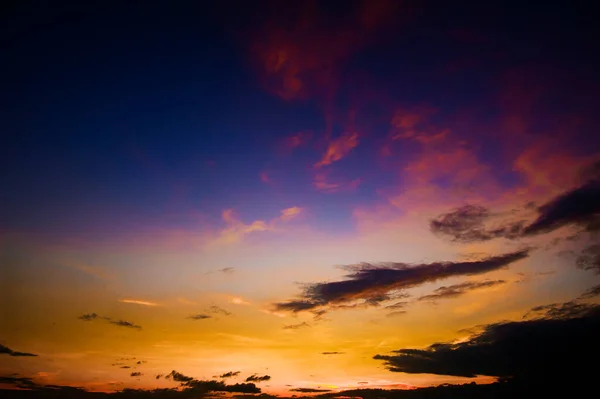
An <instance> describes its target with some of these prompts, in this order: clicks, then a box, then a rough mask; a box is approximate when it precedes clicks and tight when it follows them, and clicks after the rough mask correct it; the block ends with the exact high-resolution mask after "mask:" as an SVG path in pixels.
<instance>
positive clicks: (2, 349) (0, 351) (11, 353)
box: [0, 345, 37, 357]
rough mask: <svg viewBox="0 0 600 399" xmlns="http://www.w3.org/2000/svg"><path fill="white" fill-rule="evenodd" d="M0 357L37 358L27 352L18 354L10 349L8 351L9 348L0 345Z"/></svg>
mask: <svg viewBox="0 0 600 399" xmlns="http://www.w3.org/2000/svg"><path fill="white" fill-rule="evenodd" d="M0 355H8V356H15V357H18V356H24V357H27V356H37V355H35V354H33V353H27V352H18V351H14V350H12V349H10V348H9V347H6V346H4V345H0Z"/></svg>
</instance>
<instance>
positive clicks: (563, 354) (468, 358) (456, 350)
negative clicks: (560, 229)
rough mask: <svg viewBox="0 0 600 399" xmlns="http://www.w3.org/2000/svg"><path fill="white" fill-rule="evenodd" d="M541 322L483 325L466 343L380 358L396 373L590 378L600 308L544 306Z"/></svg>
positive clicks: (599, 349) (598, 344) (599, 348)
mask: <svg viewBox="0 0 600 399" xmlns="http://www.w3.org/2000/svg"><path fill="white" fill-rule="evenodd" d="M532 311H535V312H540V316H539V317H538V318H536V319H532V320H525V321H511V322H501V323H495V324H489V325H486V326H483V329H482V331H481V332H479V333H477V334H475V335H473V336H472V337H471V338H470V339H469V340H467V341H464V342H460V343H436V344H433V345H430V346H429V347H427V348H425V349H400V350H397V351H394V352H393V354H390V355H376V356H375V357H374V358H375V359H377V360H383V361H384V362H385V366H386V367H387V369H388V370H390V371H395V372H403V373H429V374H441V375H453V376H462V377H475V376H477V375H488V376H497V377H518V378H523V379H525V381H532V382H533V381H538V382H539V381H551V380H552V378H559V379H565V378H567V379H568V378H573V380H572V381H576V380H579V379H585V378H587V376H590V375H592V374H593V373H594V371H593V370H594V368H593V367H592V368H590V366H589V365H588V361H586V360H585V359H588V360H591V361H592V362H595V361H596V359H598V358H599V356H600V340H599V339H598V331H600V305H590V304H581V303H576V302H573V301H572V302H567V303H566V304H561V305H557V304H554V305H547V306H540V307H537V308H535V310H534V309H532Z"/></svg>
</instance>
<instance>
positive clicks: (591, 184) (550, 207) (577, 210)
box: [523, 176, 600, 235]
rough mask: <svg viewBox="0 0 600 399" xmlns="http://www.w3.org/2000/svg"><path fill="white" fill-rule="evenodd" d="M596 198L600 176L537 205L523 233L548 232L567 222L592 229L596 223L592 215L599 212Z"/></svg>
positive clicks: (598, 202)
mask: <svg viewBox="0 0 600 399" xmlns="http://www.w3.org/2000/svg"><path fill="white" fill-rule="evenodd" d="M598 198H600V176H598V177H596V178H595V179H593V180H589V181H588V182H586V183H585V184H583V185H581V186H579V187H577V188H575V189H573V190H570V191H567V192H565V193H563V194H562V195H560V196H558V197H557V198H555V199H553V200H551V201H549V202H547V203H545V204H544V205H542V206H540V207H538V208H537V210H538V213H539V215H538V217H537V218H536V219H535V220H534V221H533V222H532V223H531V224H529V225H528V226H526V227H525V228H524V229H523V234H524V235H536V234H543V233H549V232H551V231H554V230H557V229H559V228H561V227H563V226H566V225H569V224H576V225H579V226H582V227H583V228H584V229H586V230H592V229H594V226H595V224H594V222H596V223H597V220H596V219H595V218H594V217H598V216H599V214H600V201H598ZM596 227H597V226H596Z"/></svg>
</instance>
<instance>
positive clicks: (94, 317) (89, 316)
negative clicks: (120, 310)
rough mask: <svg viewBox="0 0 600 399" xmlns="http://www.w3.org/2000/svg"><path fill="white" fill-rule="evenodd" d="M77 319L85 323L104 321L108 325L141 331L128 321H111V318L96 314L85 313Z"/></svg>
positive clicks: (139, 327)
mask: <svg viewBox="0 0 600 399" xmlns="http://www.w3.org/2000/svg"><path fill="white" fill-rule="evenodd" d="M78 319H79V320H83V321H87V322H91V321H94V320H104V321H106V322H108V323H109V324H112V325H115V326H119V327H127V328H133V329H136V330H141V329H142V327H141V326H139V325H137V324H134V323H132V322H130V321H125V320H120V319H112V318H110V317H106V316H99V315H98V314H97V313H86V314H83V315H81V316H79V317H78Z"/></svg>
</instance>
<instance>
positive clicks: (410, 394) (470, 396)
mask: <svg viewBox="0 0 600 399" xmlns="http://www.w3.org/2000/svg"><path fill="white" fill-rule="evenodd" d="M580 382H583V383H582V384H580ZM590 388H594V390H595V389H596V388H595V386H593V384H591V382H590V381H587V382H586V381H579V380H578V381H562V383H561V381H552V380H549V381H546V382H545V383H543V384H531V383H528V382H525V381H519V380H517V379H513V380H510V381H501V382H496V383H493V384H484V385H479V384H475V383H470V384H462V385H449V384H444V385H440V386H437V387H428V388H418V389H411V390H402V389H393V390H386V389H353V390H348V391H341V392H327V393H322V394H319V395H309V396H304V395H293V396H291V397H295V398H317V399H348V398H362V399H509V398H510V399H532V398H547V397H557V396H556V395H577V394H583V393H584V392H586V390H587V389H590ZM299 390H300V389H298V390H296V391H297V392H299V393H301V392H302V391H299ZM594 390H592V391H589V392H590V394H589V395H586V396H585V397H594V395H593V392H594ZM0 397H2V398H5V399H58V398H64V399H121V398H123V399H127V398H131V399H146V398H148V399H199V398H223V395H219V394H218V392H217V391H202V390H200V389H198V390H193V389H184V390H176V389H155V390H136V389H124V390H122V391H119V392H114V393H102V392H88V391H85V390H83V389H80V388H72V387H61V386H53V387H36V388H32V389H30V390H20V391H17V390H0ZM231 398H232V399H253V398H257V399H275V398H279V399H289V398H290V396H274V395H268V394H264V393H263V394H254V395H250V394H244V395H232V396H231Z"/></svg>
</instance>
